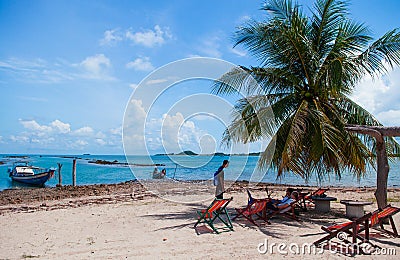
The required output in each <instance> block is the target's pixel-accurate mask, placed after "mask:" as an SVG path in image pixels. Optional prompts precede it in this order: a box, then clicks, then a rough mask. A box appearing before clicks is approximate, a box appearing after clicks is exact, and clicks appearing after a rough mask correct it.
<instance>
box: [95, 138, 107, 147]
mask: <svg viewBox="0 0 400 260" xmlns="http://www.w3.org/2000/svg"><path fill="white" fill-rule="evenodd" d="M95 142H96V143H97V144H99V145H101V146H104V145H106V144H107V142H106V141H104V140H103V139H101V138H97V139H96V140H95Z"/></svg>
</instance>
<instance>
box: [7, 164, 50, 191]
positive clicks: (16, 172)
mask: <svg viewBox="0 0 400 260" xmlns="http://www.w3.org/2000/svg"><path fill="white" fill-rule="evenodd" d="M54 172H55V169H53V168H49V169H45V168H40V167H36V166H30V165H28V163H27V162H15V163H14V165H13V167H12V168H9V169H8V173H9V176H10V178H11V179H12V180H13V181H17V182H21V183H25V184H30V185H35V186H43V185H44V184H45V183H46V181H48V180H49V179H50V178H51V177H53V176H54Z"/></svg>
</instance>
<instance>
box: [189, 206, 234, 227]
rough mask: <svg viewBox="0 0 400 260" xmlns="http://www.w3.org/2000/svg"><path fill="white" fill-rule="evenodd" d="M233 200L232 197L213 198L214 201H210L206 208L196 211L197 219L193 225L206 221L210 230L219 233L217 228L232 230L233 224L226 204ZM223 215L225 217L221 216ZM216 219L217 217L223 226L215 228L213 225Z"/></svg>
mask: <svg viewBox="0 0 400 260" xmlns="http://www.w3.org/2000/svg"><path fill="white" fill-rule="evenodd" d="M232 200H233V198H230V199H214V201H213V202H212V203H211V205H210V206H208V208H207V209H204V210H200V211H197V214H198V215H199V219H198V220H197V222H196V224H195V225H194V228H196V227H197V225H198V224H200V223H202V222H204V223H207V224H208V225H209V226H210V227H211V228H212V230H213V231H214V232H215V233H217V234H219V233H220V232H219V231H218V229H226V228H228V230H226V231H233V226H232V222H231V219H230V216H229V213H228V211H227V210H226V206H228V204H229V203H230V202H231V201H232ZM221 215H224V216H225V219H224V218H223V217H222V216H221ZM216 219H219V220H220V221H221V222H222V223H223V224H224V227H222V228H218V229H217V228H216V227H215V226H214V221H215V220H216Z"/></svg>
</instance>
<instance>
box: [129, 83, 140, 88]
mask: <svg viewBox="0 0 400 260" xmlns="http://www.w3.org/2000/svg"><path fill="white" fill-rule="evenodd" d="M138 86H139V84H135V83H131V84H129V87H130V88H131V89H136V88H137V87H138Z"/></svg>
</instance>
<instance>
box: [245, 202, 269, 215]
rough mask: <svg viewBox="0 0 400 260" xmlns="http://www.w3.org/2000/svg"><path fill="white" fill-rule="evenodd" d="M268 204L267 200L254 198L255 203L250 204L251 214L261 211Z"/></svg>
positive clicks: (249, 210)
mask: <svg viewBox="0 0 400 260" xmlns="http://www.w3.org/2000/svg"><path fill="white" fill-rule="evenodd" d="M266 205H267V201H266V200H253V203H252V204H251V205H250V206H249V208H248V212H249V214H255V213H258V212H261V211H262V210H263V209H264V208H265V207H266Z"/></svg>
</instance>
